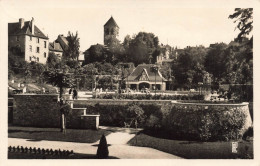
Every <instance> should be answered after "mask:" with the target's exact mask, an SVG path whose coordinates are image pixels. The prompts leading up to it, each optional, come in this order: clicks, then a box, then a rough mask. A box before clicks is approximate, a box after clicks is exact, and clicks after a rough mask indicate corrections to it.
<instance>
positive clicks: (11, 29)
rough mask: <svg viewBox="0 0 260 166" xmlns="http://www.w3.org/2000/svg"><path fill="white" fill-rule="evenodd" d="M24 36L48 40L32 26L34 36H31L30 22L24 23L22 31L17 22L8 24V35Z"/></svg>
mask: <svg viewBox="0 0 260 166" xmlns="http://www.w3.org/2000/svg"><path fill="white" fill-rule="evenodd" d="M24 34H25V35H29V36H35V37H40V38H44V39H48V37H47V36H45V35H44V33H43V32H42V31H41V30H40V29H39V28H38V27H37V26H36V25H34V34H32V24H31V21H25V22H24V26H23V28H22V29H21V28H20V25H19V22H16V23H8V35H24Z"/></svg>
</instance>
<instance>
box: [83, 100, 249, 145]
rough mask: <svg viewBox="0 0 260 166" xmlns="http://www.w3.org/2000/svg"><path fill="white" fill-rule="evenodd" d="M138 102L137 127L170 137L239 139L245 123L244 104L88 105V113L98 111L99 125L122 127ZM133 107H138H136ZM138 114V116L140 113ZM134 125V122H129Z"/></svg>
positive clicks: (204, 139)
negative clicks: (239, 105) (242, 105)
mask: <svg viewBox="0 0 260 166" xmlns="http://www.w3.org/2000/svg"><path fill="white" fill-rule="evenodd" d="M133 105H137V106H138V107H140V108H141V109H142V110H143V115H142V116H141V117H142V118H141V119H140V118H139V119H138V127H143V128H144V129H146V130H152V131H160V132H161V131H165V132H166V133H167V134H168V135H169V136H170V138H172V139H185V140H201V141H216V140H221V141H227V140H237V139H240V138H242V135H243V133H242V131H243V130H242V129H243V127H244V125H245V122H246V116H247V115H246V113H245V111H244V110H243V107H236V106H217V107H216V106H208V109H205V106H196V105H189V106H184V105H178V104H176V105H175V104H163V105H159V104H147V105H146V104H140V105H138V104H137V103H134V102H133V104H130V105H100V104H96V105H95V106H90V105H87V106H86V108H87V111H88V112H87V113H90V114H91V113H95V114H100V115H101V116H100V125H108V126H118V127H123V126H124V122H127V121H128V122H129V119H130V118H135V117H133V114H131V113H129V111H128V110H129V107H131V106H133ZM138 107H136V108H137V109H139V108H138ZM139 117H140V116H139ZM132 127H134V125H132Z"/></svg>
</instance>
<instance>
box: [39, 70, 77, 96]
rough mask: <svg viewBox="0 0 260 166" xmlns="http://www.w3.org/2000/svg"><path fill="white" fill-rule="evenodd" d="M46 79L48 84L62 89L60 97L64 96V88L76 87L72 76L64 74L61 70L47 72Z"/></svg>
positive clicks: (45, 73)
mask: <svg viewBox="0 0 260 166" xmlns="http://www.w3.org/2000/svg"><path fill="white" fill-rule="evenodd" d="M43 74H44V78H45V80H46V81H47V83H50V84H52V85H53V86H57V87H59V88H60V97H62V94H63V88H71V87H74V86H75V80H74V78H73V76H72V75H69V74H67V73H66V72H62V71H61V70H49V71H45V72H44V73H43Z"/></svg>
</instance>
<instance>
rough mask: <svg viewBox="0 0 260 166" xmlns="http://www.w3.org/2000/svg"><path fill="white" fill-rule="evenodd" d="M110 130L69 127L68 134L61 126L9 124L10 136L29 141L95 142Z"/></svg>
mask: <svg viewBox="0 0 260 166" xmlns="http://www.w3.org/2000/svg"><path fill="white" fill-rule="evenodd" d="M110 133H111V132H110V131H106V130H103V129H99V130H90V129H89V130H86V129H85V130H83V129H67V130H66V134H64V133H62V132H60V129H59V128H36V127H19V126H9V127H8V137H9V138H23V139H28V140H29V141H41V140H48V141H64V142H80V143H94V142H96V141H98V140H100V138H101V136H102V135H103V134H104V135H105V136H107V135H108V134H110Z"/></svg>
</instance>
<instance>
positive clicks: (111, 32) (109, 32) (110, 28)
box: [104, 16, 119, 46]
mask: <svg viewBox="0 0 260 166" xmlns="http://www.w3.org/2000/svg"><path fill="white" fill-rule="evenodd" d="M118 34H119V26H118V25H117V23H116V21H115V20H114V18H113V17H112V16H111V17H110V19H109V20H108V21H107V22H106V24H105V25H104V45H108V46H109V45H110V42H111V40H113V39H117V37H118Z"/></svg>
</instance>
